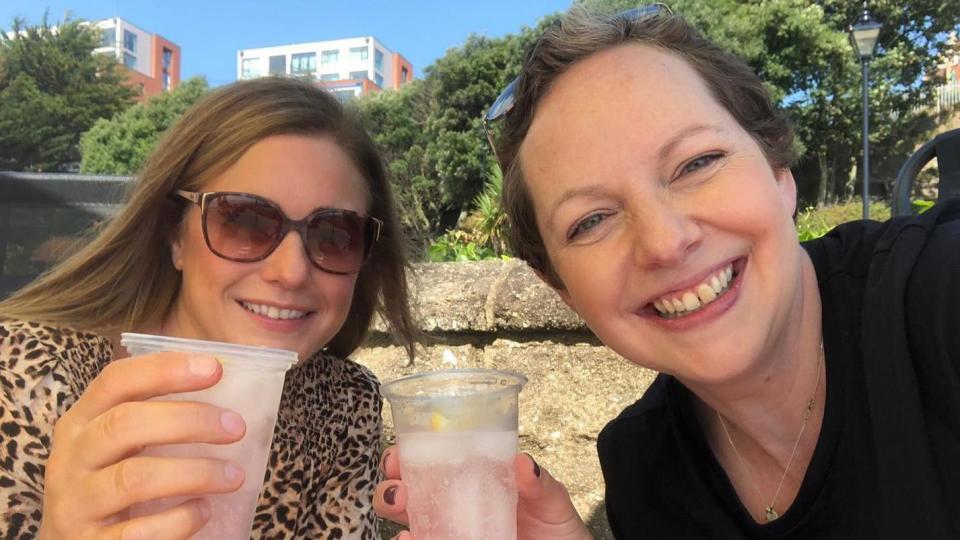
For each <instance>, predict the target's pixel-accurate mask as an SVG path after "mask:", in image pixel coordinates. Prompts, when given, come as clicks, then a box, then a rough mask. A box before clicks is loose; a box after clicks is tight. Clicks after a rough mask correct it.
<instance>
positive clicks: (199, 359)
mask: <svg viewBox="0 0 960 540" xmlns="http://www.w3.org/2000/svg"><path fill="white" fill-rule="evenodd" d="M187 366H188V367H189V369H190V373H192V374H194V375H196V376H197V377H209V376H210V375H213V373H214V372H215V371H216V370H217V360H216V359H215V358H210V357H209V356H191V357H190V359H189V360H187Z"/></svg>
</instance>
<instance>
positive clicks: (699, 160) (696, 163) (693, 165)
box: [680, 154, 723, 174]
mask: <svg viewBox="0 0 960 540" xmlns="http://www.w3.org/2000/svg"><path fill="white" fill-rule="evenodd" d="M722 157H723V154H707V155H705V156H699V157H696V158H693V159H692V160H690V161H689V162H687V163H686V164H685V165H684V166H683V167H682V168H681V169H680V172H681V173H682V174H687V173H692V172H696V171H698V170H700V169H703V168H705V167H709V166H710V165H712V164H713V163H714V162H716V161H717V160H718V159H720V158H722Z"/></svg>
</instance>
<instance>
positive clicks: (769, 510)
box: [764, 506, 780, 522]
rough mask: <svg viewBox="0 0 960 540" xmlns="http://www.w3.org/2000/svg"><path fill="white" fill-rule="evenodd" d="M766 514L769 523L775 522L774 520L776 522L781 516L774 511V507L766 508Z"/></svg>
mask: <svg viewBox="0 0 960 540" xmlns="http://www.w3.org/2000/svg"><path fill="white" fill-rule="evenodd" d="M764 512H766V514H767V522H770V521H774V520H776V519H777V518H778V517H780V514H778V513H777V511H776V510H774V509H773V507H772V506H768V507H766V508H765V509H764Z"/></svg>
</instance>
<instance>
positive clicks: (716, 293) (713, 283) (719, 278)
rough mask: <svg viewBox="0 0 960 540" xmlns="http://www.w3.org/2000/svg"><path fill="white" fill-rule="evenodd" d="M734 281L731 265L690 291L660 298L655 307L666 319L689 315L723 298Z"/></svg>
mask: <svg viewBox="0 0 960 540" xmlns="http://www.w3.org/2000/svg"><path fill="white" fill-rule="evenodd" d="M732 280H733V265H732V264H730V265H727V267H726V268H724V269H723V270H720V271H718V272H717V273H716V274H713V275H712V276H709V277H708V278H707V279H705V280H704V281H703V282H702V283H700V284H699V285H697V286H696V287H693V288H692V289H690V290H688V291H685V292H683V293H681V294H677V295H670V296H664V297H663V298H658V299H657V300H655V301H654V302H653V307H654V309H656V310H657V311H658V312H659V313H660V315H661V316H662V317H666V318H676V317H682V316H684V315H688V314H689V313H692V312H694V311H697V310H698V309H700V308H702V307H703V306H706V305H707V304H709V303H711V302H713V301H714V300H716V299H717V298H719V297H720V296H722V295H723V293H724V292H726V290H727V287H729V285H730V282H731V281H732Z"/></svg>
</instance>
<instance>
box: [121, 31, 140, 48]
mask: <svg viewBox="0 0 960 540" xmlns="http://www.w3.org/2000/svg"><path fill="white" fill-rule="evenodd" d="M123 48H124V49H126V50H128V51H133V52H137V35H136V34H134V33H133V32H131V31H129V30H124V31H123Z"/></svg>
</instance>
